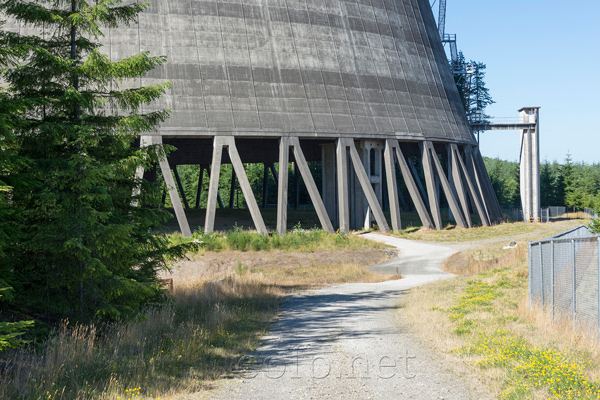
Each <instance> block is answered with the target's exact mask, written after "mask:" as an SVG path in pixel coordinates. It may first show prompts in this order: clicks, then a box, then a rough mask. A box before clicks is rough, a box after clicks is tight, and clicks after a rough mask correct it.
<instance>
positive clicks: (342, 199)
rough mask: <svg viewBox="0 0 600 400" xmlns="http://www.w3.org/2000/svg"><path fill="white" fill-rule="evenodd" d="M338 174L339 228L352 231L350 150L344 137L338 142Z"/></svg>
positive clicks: (336, 150)
mask: <svg viewBox="0 0 600 400" xmlns="http://www.w3.org/2000/svg"><path fill="white" fill-rule="evenodd" d="M335 152H336V157H335V158H336V166H337V168H336V174H337V183H338V184H337V189H338V207H339V229H340V231H342V232H349V231H350V205H349V202H348V150H347V146H346V143H345V141H344V139H338V140H337V142H336V149H335Z"/></svg>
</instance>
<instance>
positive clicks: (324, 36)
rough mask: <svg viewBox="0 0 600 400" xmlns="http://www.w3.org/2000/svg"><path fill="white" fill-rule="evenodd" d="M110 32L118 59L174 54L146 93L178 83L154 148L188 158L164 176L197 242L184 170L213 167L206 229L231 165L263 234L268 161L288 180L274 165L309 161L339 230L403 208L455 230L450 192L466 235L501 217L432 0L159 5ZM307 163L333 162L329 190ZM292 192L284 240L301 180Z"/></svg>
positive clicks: (396, 225) (325, 221)
mask: <svg viewBox="0 0 600 400" xmlns="http://www.w3.org/2000/svg"><path fill="white" fill-rule="evenodd" d="M105 32H106V35H105V38H104V43H103V50H104V52H105V53H107V54H109V55H110V57H111V58H112V59H113V60H118V59H121V58H123V57H126V56H129V55H131V54H135V53H138V52H140V51H149V52H150V53H151V54H152V55H166V56H167V59H168V61H167V63H166V64H165V65H164V66H163V67H161V68H157V69H156V70H154V71H152V72H151V73H150V74H149V75H148V76H147V77H145V78H144V79H142V81H141V83H142V84H150V83H156V82H162V81H165V80H168V81H170V82H172V89H171V91H170V92H169V93H168V95H167V96H166V97H165V98H164V99H163V100H162V101H161V102H159V103H157V104H155V105H153V107H154V106H155V107H157V108H171V109H172V116H171V118H170V119H169V120H168V121H167V122H166V123H164V124H163V125H162V126H161V127H160V129H159V130H158V131H157V132H156V133H154V134H153V135H151V136H145V137H142V143H146V144H149V143H168V144H171V145H174V146H175V147H176V148H177V151H175V152H173V153H171V155H170V156H169V159H168V160H164V161H163V162H161V171H162V174H163V176H164V178H165V181H166V183H167V187H168V188H169V195H170V197H171V201H172V203H173V205H174V208H175V212H176V215H177V218H178V221H179V224H180V228H181V230H182V232H183V234H184V235H189V233H190V228H189V226H188V222H187V219H186V217H185V210H184V208H183V207H182V204H181V200H180V197H179V194H178V191H177V188H176V183H175V179H174V178H173V175H172V168H175V167H176V166H177V165H181V164H199V165H201V166H202V168H201V174H203V172H204V170H210V171H211V172H210V185H209V188H208V204H207V212H206V220H205V225H204V230H205V231H206V232H210V231H212V230H213V229H214V220H215V210H216V207H217V202H218V201H219V198H218V182H219V171H220V165H221V164H222V163H227V164H229V163H231V164H232V165H233V168H234V171H235V175H236V176H237V179H238V182H239V184H240V187H241V189H242V191H243V193H244V196H245V199H246V202H247V204H248V207H249V209H250V212H251V214H252V218H253V221H254V223H255V226H256V228H257V230H258V231H260V232H263V233H265V232H266V231H267V229H266V227H265V223H264V220H263V218H262V216H261V212H260V209H259V206H258V204H257V202H256V200H255V196H254V195H253V193H252V190H251V187H250V185H249V182H248V178H247V176H246V173H245V171H244V163H264V165H265V171H266V170H267V167H269V168H272V171H273V173H274V175H275V168H274V167H273V165H274V163H279V165H286V166H287V165H289V164H288V163H289V162H294V163H295V166H296V168H297V170H298V172H299V174H300V175H301V176H302V179H303V181H304V183H305V184H306V188H307V189H308V193H309V195H310V199H311V201H312V204H313V206H314V208H315V210H316V212H317V214H318V216H319V219H320V221H321V224H322V226H323V228H324V229H326V230H328V231H332V232H333V231H334V229H335V228H339V229H341V230H342V231H348V230H349V229H351V228H359V227H362V226H363V225H368V226H370V225H371V220H372V219H374V221H375V222H376V223H377V226H378V227H379V229H380V230H384V231H387V230H389V229H390V225H388V221H387V220H386V216H385V214H384V209H388V208H389V211H390V213H389V215H390V217H389V218H390V222H391V227H392V228H393V229H394V230H400V229H401V203H402V204H404V205H405V206H404V207H405V208H406V207H410V208H414V209H416V211H417V212H418V214H419V217H420V218H421V221H422V223H423V225H424V226H425V227H428V228H437V229H440V228H441V227H442V219H441V211H440V194H443V196H444V198H445V204H447V205H448V206H449V209H450V212H451V214H452V216H453V218H454V219H455V220H456V222H457V224H458V225H461V226H463V227H470V226H471V212H473V213H476V214H477V215H478V217H479V219H480V221H481V223H482V224H484V225H489V224H491V223H493V222H494V221H497V220H499V219H500V218H501V212H500V208H499V205H498V202H497V200H496V197H495V195H494V191H493V189H492V186H491V183H490V180H489V177H488V175H487V173H486V171H485V167H484V165H483V160H482V158H481V155H480V153H479V150H478V146H477V142H476V140H475V139H474V136H473V134H472V132H471V129H470V126H469V124H468V121H467V119H466V116H465V111H464V109H463V106H462V104H461V101H460V98H459V94H458V91H457V89H456V86H455V83H454V79H453V75H452V72H451V71H450V67H449V65H448V61H447V58H446V54H445V52H444V48H443V45H442V43H441V40H440V37H439V33H438V30H437V27H436V22H435V20H434V17H433V14H432V11H431V7H430V5H429V3H428V1H427V0H242V1H221V0H217V1H209V0H151V6H150V7H149V8H148V9H147V10H146V11H145V12H143V13H142V14H141V15H140V18H139V24H137V25H132V26H130V27H125V28H117V29H110V30H108V31H105ZM224 149H226V151H225V152H224ZM307 162H322V171H323V172H322V173H323V176H322V181H323V186H322V188H321V189H319V188H318V187H317V185H316V184H315V181H314V178H313V176H312V175H311V172H310V170H309V167H308V164H307ZM209 165H210V166H212V168H208V166H209ZM265 176H266V173H265ZM423 181H424V182H423ZM399 182H403V184H402V186H405V187H406V191H405V193H408V195H409V196H408V199H406V197H407V196H402V195H401V192H400V191H399ZM277 184H278V197H277V198H278V201H277V207H278V213H277V215H278V216H277V230H278V232H279V233H283V232H284V231H285V229H286V215H287V203H288V202H287V199H288V175H287V174H283V173H282V174H279V176H278V178H277ZM182 189H183V188H182V187H181V190H182ZM181 190H180V191H181Z"/></svg>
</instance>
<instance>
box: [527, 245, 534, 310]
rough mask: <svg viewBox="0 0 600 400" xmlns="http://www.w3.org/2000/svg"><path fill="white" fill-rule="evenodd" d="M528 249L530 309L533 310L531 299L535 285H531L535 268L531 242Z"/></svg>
mask: <svg viewBox="0 0 600 400" xmlns="http://www.w3.org/2000/svg"><path fill="white" fill-rule="evenodd" d="M527 245H528V249H527V257H528V259H529V309H530V310H531V301H532V300H531V298H532V295H533V292H532V291H533V285H532V284H531V280H532V279H533V274H532V272H533V268H532V266H531V242H529V243H528V244H527Z"/></svg>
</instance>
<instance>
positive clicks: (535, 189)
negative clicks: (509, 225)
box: [519, 107, 540, 222]
mask: <svg viewBox="0 0 600 400" xmlns="http://www.w3.org/2000/svg"><path fill="white" fill-rule="evenodd" d="M519 119H520V122H521V123H522V124H530V125H532V127H530V128H525V129H522V130H521V165H520V170H521V205H522V207H523V220H524V221H525V222H539V221H540V137H539V107H524V108H521V109H520V110H519Z"/></svg>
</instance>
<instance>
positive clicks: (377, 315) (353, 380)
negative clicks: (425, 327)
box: [189, 233, 489, 400]
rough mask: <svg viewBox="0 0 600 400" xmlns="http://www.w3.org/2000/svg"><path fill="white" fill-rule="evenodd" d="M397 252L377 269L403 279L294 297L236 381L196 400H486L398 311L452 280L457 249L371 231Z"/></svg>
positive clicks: (243, 362) (241, 365) (241, 366)
mask: <svg viewBox="0 0 600 400" xmlns="http://www.w3.org/2000/svg"><path fill="white" fill-rule="evenodd" d="M364 236H365V237H366V238H368V239H371V240H377V241H382V242H385V243H387V244H390V245H393V246H395V247H397V248H398V249H399V251H400V252H399V258H397V259H394V260H391V261H388V262H385V263H382V264H378V265H375V266H372V267H371V269H372V270H374V271H377V272H382V273H390V274H396V273H399V274H401V275H402V276H403V277H404V278H403V279H400V280H396V281H388V282H382V283H355V284H346V285H339V286H331V287H327V288H323V289H319V290H314V291H308V292H304V293H302V294H299V295H294V296H290V297H288V298H287V299H286V301H285V303H284V304H283V306H282V311H281V314H280V319H279V321H278V322H277V323H276V324H275V325H274V326H273V329H272V330H271V333H270V335H269V336H267V337H265V338H263V344H262V345H261V347H260V348H259V349H258V350H256V351H255V352H254V353H253V354H251V355H249V356H247V357H245V358H243V359H241V360H240V362H239V363H238V365H239V371H237V372H236V373H235V374H233V376H232V377H231V378H232V379H228V380H222V381H221V382H219V383H218V384H217V387H216V388H215V389H214V390H211V391H210V392H204V393H201V394H200V393H198V394H196V395H190V397H189V398H190V399H191V398H214V399H285V400H292V399H323V398H333V399H483V398H489V395H487V394H485V392H482V391H480V390H481V387H480V386H479V385H477V383H476V382H472V381H468V380H467V379H466V378H461V377H458V376H456V375H454V374H453V373H452V372H451V366H450V365H445V364H444V362H443V361H441V360H439V357H436V355H435V353H433V352H431V351H429V350H428V349H426V348H425V347H424V346H422V345H421V344H419V343H418V340H415V338H414V337H412V336H411V334H410V333H408V332H406V330H405V329H403V327H402V326H401V325H400V324H399V321H398V319H397V317H396V315H397V313H398V312H399V311H398V309H397V308H396V305H397V304H398V302H399V299H400V297H401V296H402V293H403V292H404V291H406V290H408V289H410V288H412V287H415V286H418V285H422V284H425V283H427V282H432V281H435V280H439V279H447V278H450V277H452V275H450V274H447V273H444V272H442V271H441V270H440V269H439V265H440V263H441V261H442V260H444V259H445V258H447V257H448V256H450V255H452V254H453V253H455V252H456V250H454V249H452V248H448V247H444V246H440V245H433V244H429V243H427V244H425V243H418V242H413V241H409V240H404V239H398V238H393V237H389V236H384V235H379V234H373V233H369V234H366V235H364Z"/></svg>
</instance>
